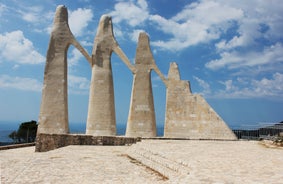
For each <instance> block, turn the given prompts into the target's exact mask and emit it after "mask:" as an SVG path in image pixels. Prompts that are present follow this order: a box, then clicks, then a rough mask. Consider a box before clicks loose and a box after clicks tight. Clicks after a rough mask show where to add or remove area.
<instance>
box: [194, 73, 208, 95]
mask: <svg viewBox="0 0 283 184" xmlns="http://www.w3.org/2000/svg"><path fill="white" fill-rule="evenodd" d="M193 78H194V79H195V80H196V81H197V83H198V85H199V86H200V87H201V88H202V89H203V90H202V92H201V94H202V95H209V94H210V93H211V89H210V85H209V84H208V83H207V82H205V81H204V80H202V79H200V78H199V77H196V76H193Z"/></svg>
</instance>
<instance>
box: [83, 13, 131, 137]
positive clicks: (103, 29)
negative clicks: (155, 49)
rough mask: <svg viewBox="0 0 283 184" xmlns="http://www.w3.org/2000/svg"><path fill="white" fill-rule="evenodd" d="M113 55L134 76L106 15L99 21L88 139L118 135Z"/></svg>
mask: <svg viewBox="0 0 283 184" xmlns="http://www.w3.org/2000/svg"><path fill="white" fill-rule="evenodd" d="M113 51H114V52H115V53H116V54H117V55H118V56H119V57H120V58H121V59H122V60H123V62H124V63H125V64H126V65H127V66H128V67H129V69H130V70H132V71H133V72H134V67H133V66H132V65H131V63H130V61H129V60H128V58H127V57H126V56H125V54H124V53H123V51H122V50H121V49H120V47H119V45H118V43H117V41H116V40H115V38H114V35H113V26H112V20H111V17H109V16H107V15H103V16H102V17H101V18H100V22H99V26H98V29H97V33H96V37H95V39H94V46H93V50H92V62H91V67H92V76H91V84H90V93H89V106H88V116H87V127H86V134H89V135H99V136H100V135H101V136H105V135H110V136H113V135H116V118H115V104H114V88H113V77H112V67H111V54H112V52H113Z"/></svg>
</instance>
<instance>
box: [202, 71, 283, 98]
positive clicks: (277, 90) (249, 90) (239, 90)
mask: <svg viewBox="0 0 283 184" xmlns="http://www.w3.org/2000/svg"><path fill="white" fill-rule="evenodd" d="M220 83H221V84H223V85H224V87H225V88H224V89H220V90H216V91H214V92H213V93H211V94H207V93H206V94H205V95H206V96H207V97H210V98H221V99H223V98H236V99H242V98H274V99H283V74H281V73H279V72H276V73H275V74H273V75H272V76H271V77H269V78H267V77H263V78H261V79H258V80H257V79H251V80H249V79H248V78H237V79H236V80H232V79H229V80H226V81H220Z"/></svg>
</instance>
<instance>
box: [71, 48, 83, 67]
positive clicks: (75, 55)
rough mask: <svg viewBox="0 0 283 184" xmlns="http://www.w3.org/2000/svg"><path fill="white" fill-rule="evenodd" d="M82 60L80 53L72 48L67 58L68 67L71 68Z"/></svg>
mask: <svg viewBox="0 0 283 184" xmlns="http://www.w3.org/2000/svg"><path fill="white" fill-rule="evenodd" d="M82 58H83V55H82V54H81V52H80V51H79V50H78V49H76V48H73V49H72V50H71V52H70V53H69V56H68V66H69V67H72V66H75V65H77V63H78V61H79V60H80V59H82Z"/></svg>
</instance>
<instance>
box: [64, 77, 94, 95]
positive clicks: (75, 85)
mask: <svg viewBox="0 0 283 184" xmlns="http://www.w3.org/2000/svg"><path fill="white" fill-rule="evenodd" d="M89 86H90V81H89V80H88V79H87V78H85V77H80V76H75V75H70V74H69V75H68V88H69V89H70V90H69V93H71V94H88V93H89Z"/></svg>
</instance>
